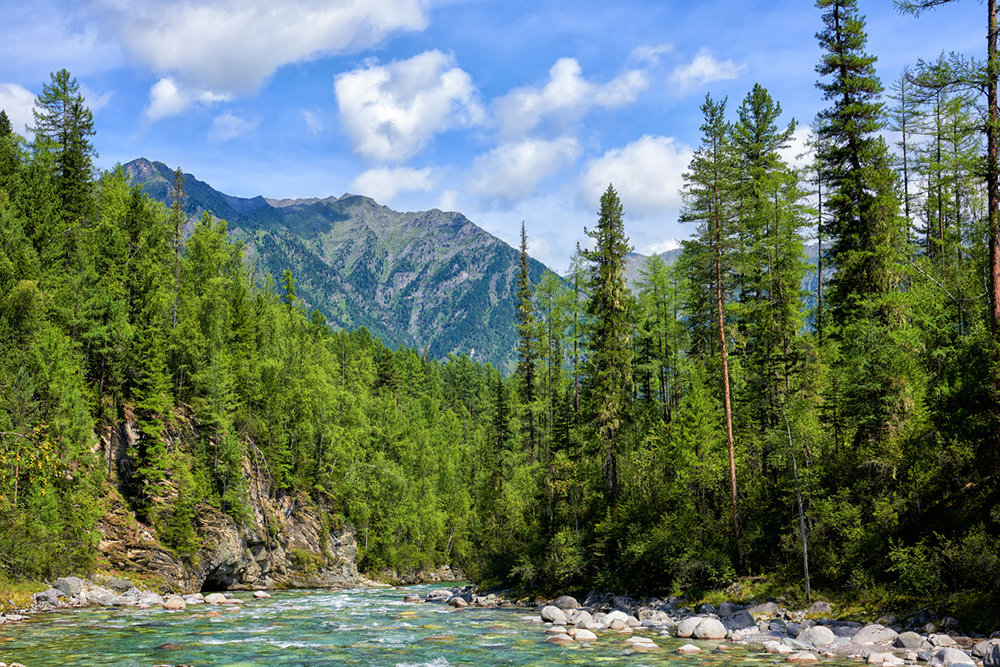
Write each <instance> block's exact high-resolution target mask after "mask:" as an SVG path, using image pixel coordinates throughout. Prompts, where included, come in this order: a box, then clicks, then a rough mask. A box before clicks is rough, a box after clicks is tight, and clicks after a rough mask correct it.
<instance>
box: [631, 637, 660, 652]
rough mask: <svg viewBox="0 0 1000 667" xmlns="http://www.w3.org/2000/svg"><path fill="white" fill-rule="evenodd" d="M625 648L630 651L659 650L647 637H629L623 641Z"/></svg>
mask: <svg viewBox="0 0 1000 667" xmlns="http://www.w3.org/2000/svg"><path fill="white" fill-rule="evenodd" d="M625 646H627V647H629V648H631V649H639V650H650V649H657V648H660V646H659V644H657V643H656V642H654V641H653V640H652V639H650V638H649V637H629V638H628V639H626V640H625Z"/></svg>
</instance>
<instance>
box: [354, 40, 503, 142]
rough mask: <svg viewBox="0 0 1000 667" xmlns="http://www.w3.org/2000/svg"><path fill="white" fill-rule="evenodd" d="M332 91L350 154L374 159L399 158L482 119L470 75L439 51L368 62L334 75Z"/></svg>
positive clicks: (482, 113)
mask: <svg viewBox="0 0 1000 667" xmlns="http://www.w3.org/2000/svg"><path fill="white" fill-rule="evenodd" d="M334 89H335V91H336V94H337V104H338V105H339V107H340V116H341V120H342V122H343V126H344V130H345V131H346V132H347V135H348V136H349V137H350V139H351V140H352V141H353V142H354V150H355V152H356V153H357V154H359V155H361V156H362V157H366V158H370V159H374V160H383V161H400V160H405V159H407V158H410V157H412V156H414V155H416V154H417V153H419V152H420V151H421V150H423V148H424V146H425V145H426V144H427V142H428V141H430V140H431V138H433V137H434V135H435V134H437V133H439V132H444V131H446V130H449V129H452V128H454V127H469V126H472V125H476V124H478V123H481V122H482V121H483V117H484V112H483V109H482V107H481V106H480V104H479V102H478V100H477V91H476V88H475V86H474V85H473V83H472V79H471V77H470V76H469V74H468V73H467V72H465V71H464V70H462V69H460V68H458V67H455V66H454V62H453V59H452V58H451V57H450V56H447V55H445V54H443V53H441V52H440V51H426V52H424V53H421V54H420V55H417V56H414V57H413V58H410V59H409V60H398V61H393V62H391V63H389V64H388V65H377V64H375V63H374V62H373V63H370V64H369V65H368V66H367V67H363V68H361V69H356V70H354V71H351V72H345V73H343V74H340V75H338V76H337V79H336V82H335V85H334Z"/></svg>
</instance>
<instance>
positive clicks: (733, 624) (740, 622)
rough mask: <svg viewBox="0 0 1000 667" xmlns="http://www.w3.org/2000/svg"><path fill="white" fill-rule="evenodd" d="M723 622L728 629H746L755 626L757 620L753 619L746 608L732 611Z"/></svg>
mask: <svg viewBox="0 0 1000 667" xmlns="http://www.w3.org/2000/svg"><path fill="white" fill-rule="evenodd" d="M725 623H726V627H727V628H729V629H730V630H746V629H747V628H754V627H757V621H755V620H753V616H752V615H751V614H750V612H748V611H746V610H743V611H738V612H736V613H734V614H733V615H732V616H730V617H728V618H727V619H726V620H725Z"/></svg>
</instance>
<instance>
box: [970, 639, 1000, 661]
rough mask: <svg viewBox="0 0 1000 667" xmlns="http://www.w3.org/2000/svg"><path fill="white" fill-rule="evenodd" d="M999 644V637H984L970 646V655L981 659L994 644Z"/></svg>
mask: <svg viewBox="0 0 1000 667" xmlns="http://www.w3.org/2000/svg"><path fill="white" fill-rule="evenodd" d="M998 645H1000V639H984V640H983V641H981V642H979V643H978V644H976V645H975V646H973V647H972V655H973V656H974V657H976V658H979V659H980V660H982V659H983V658H985V657H986V656H987V655H989V654H990V652H991V651H992V650H993V647H994V646H998Z"/></svg>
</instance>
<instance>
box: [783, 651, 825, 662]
mask: <svg viewBox="0 0 1000 667" xmlns="http://www.w3.org/2000/svg"><path fill="white" fill-rule="evenodd" d="M785 662H819V658H817V657H816V656H815V655H813V654H812V653H810V652H809V651H799V652H798V653H792V654H791V655H789V656H788V657H787V658H785Z"/></svg>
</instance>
